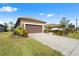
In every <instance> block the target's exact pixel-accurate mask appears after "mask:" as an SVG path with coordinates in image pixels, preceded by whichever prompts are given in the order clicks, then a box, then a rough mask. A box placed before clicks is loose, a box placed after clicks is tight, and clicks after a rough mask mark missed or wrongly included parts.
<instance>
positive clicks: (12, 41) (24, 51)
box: [0, 32, 62, 56]
mask: <svg viewBox="0 0 79 59" xmlns="http://www.w3.org/2000/svg"><path fill="white" fill-rule="evenodd" d="M0 56H62V53H60V52H59V51H56V50H54V49H51V48H49V47H48V46H46V45H43V44H42V43H40V42H39V41H36V40H34V39H32V38H23V37H16V38H14V37H13V36H12V33H11V32H5V33H1V32H0Z"/></svg>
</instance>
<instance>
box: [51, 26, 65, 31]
mask: <svg viewBox="0 0 79 59" xmlns="http://www.w3.org/2000/svg"><path fill="white" fill-rule="evenodd" d="M55 30H63V29H62V28H57V27H56V28H52V29H51V31H55Z"/></svg>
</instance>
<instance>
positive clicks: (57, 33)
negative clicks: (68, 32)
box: [53, 30, 64, 35]
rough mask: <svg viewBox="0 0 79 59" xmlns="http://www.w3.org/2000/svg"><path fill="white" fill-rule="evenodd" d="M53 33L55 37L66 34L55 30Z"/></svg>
mask: <svg viewBox="0 0 79 59" xmlns="http://www.w3.org/2000/svg"><path fill="white" fill-rule="evenodd" d="M53 33H54V34H55V35H63V34H64V31H63V30H54V31H53Z"/></svg>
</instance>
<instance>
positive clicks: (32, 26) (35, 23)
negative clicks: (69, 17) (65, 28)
mask: <svg viewBox="0 0 79 59" xmlns="http://www.w3.org/2000/svg"><path fill="white" fill-rule="evenodd" d="M45 24H46V22H44V21H41V20H37V19H34V18H32V17H19V18H18V20H17V22H16V24H15V27H14V28H17V27H18V26H21V27H24V29H25V30H27V31H28V33H42V32H44V25H45Z"/></svg>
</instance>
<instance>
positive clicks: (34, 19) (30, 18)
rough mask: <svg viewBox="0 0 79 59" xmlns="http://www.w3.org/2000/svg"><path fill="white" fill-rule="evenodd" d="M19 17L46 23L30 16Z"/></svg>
mask: <svg viewBox="0 0 79 59" xmlns="http://www.w3.org/2000/svg"><path fill="white" fill-rule="evenodd" d="M19 18H20V19H26V20H31V21H37V22H42V23H46V22H45V21H41V20H38V19H35V18H32V17H19Z"/></svg>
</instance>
